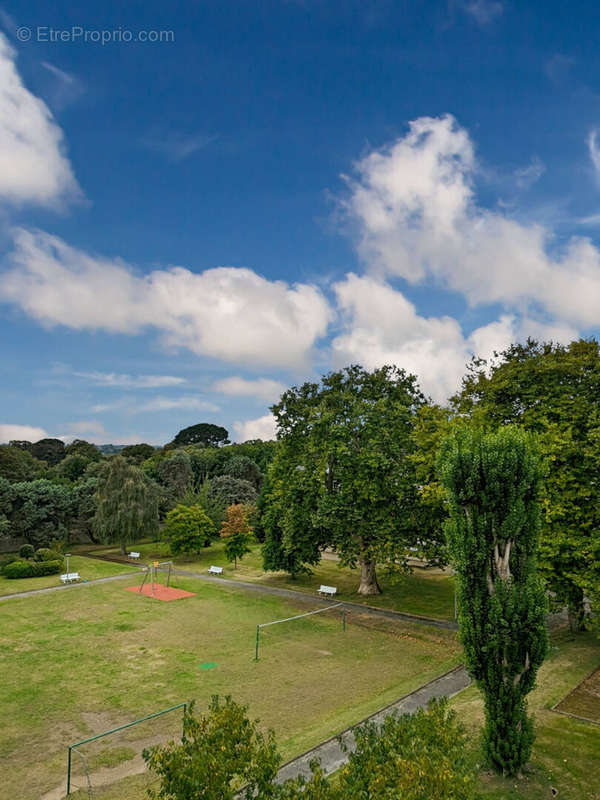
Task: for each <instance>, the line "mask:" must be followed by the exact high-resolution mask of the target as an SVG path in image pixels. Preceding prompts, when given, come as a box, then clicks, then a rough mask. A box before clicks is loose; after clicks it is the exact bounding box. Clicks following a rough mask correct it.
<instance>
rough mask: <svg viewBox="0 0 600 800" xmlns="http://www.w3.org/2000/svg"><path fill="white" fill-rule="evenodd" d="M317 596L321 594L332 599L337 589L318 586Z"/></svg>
mask: <svg viewBox="0 0 600 800" xmlns="http://www.w3.org/2000/svg"><path fill="white" fill-rule="evenodd" d="M318 594H323V595H325V596H326V597H333V595H334V594H337V587H336V586H319V591H318Z"/></svg>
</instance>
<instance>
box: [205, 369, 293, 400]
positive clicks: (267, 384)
mask: <svg viewBox="0 0 600 800" xmlns="http://www.w3.org/2000/svg"><path fill="white" fill-rule="evenodd" d="M211 388H212V391H213V392H220V393H221V394H228V395H233V396H234V397H258V399H259V400H264V401H265V402H267V403H271V402H275V401H276V400H278V399H279V398H280V397H281V394H282V392H284V391H285V390H286V388H287V387H286V386H285V385H284V384H283V383H281V382H280V381H274V380H271V379H270V378H256V379H254V380H248V379H247V378H242V377H240V376H239V375H232V376H231V377H230V378H222V379H221V380H219V381H215V383H214V384H213V385H212V387H211Z"/></svg>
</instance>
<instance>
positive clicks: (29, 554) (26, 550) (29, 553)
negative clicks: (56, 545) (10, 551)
mask: <svg viewBox="0 0 600 800" xmlns="http://www.w3.org/2000/svg"><path fill="white" fill-rule="evenodd" d="M34 553H35V548H34V546H33V545H31V544H23V545H21V547H20V548H19V557H20V558H24V559H28V558H33V554H34Z"/></svg>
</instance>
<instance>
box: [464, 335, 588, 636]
mask: <svg viewBox="0 0 600 800" xmlns="http://www.w3.org/2000/svg"><path fill="white" fill-rule="evenodd" d="M599 398H600V350H599V347H598V342H597V341H595V340H593V339H592V340H590V341H585V340H579V341H574V342H572V343H571V344H570V345H568V346H562V345H555V344H552V343H550V344H540V343H538V342H536V341H533V340H529V341H528V342H527V343H526V344H524V345H520V344H516V345H512V346H511V347H509V348H508V349H507V350H505V351H504V352H503V353H500V354H499V356H497V358H496V359H495V360H493V361H492V362H491V363H487V362H485V361H481V360H475V361H473V362H472V364H471V365H470V370H469V373H468V374H467V376H466V377H465V378H464V380H463V386H462V391H461V392H460V393H459V394H458V395H457V396H456V397H454V398H453V401H452V402H453V406H454V410H455V411H456V412H458V413H459V414H469V415H471V416H474V417H476V418H477V419H478V420H479V421H480V423H481V424H483V425H487V426H489V427H497V426H501V425H505V424H507V423H516V424H519V425H521V426H522V427H523V428H525V429H526V430H529V431H532V432H534V433H536V434H538V441H539V447H540V450H541V454H542V456H543V457H544V459H545V461H546V463H547V470H546V475H545V479H544V488H543V506H544V513H543V516H542V530H541V537H540V556H539V561H540V570H541V572H542V574H543V575H544V577H545V579H546V581H547V583H548V587H549V588H550V589H551V591H552V596H553V597H554V599H555V605H556V606H560V607H562V606H565V605H566V606H568V609H569V618H570V622H571V627H572V629H579V628H582V627H583V625H584V594H585V593H586V592H587V593H588V594H589V595H590V596H592V597H593V596H597V597H598V599H599V600H600V558H599V556H600V480H599V478H598V476H599V475H600V403H599Z"/></svg>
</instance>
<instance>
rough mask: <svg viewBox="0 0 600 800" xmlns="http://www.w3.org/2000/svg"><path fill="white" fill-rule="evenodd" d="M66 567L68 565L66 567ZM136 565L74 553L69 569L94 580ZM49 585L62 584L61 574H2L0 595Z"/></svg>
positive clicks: (116, 573) (133, 568)
mask: <svg viewBox="0 0 600 800" xmlns="http://www.w3.org/2000/svg"><path fill="white" fill-rule="evenodd" d="M65 568H66V567H65ZM135 569H136V568H135V566H134V565H132V566H130V567H128V566H127V565H126V564H111V563H110V562H109V561H98V559H95V558H85V557H84V556H76V555H73V556H71V558H70V559H69V571H70V572H79V574H80V575H81V578H82V580H86V581H93V580H94V579H96V578H108V577H110V576H111V575H122V574H123V573H124V572H131V571H134V570H135ZM48 586H61V582H60V576H59V575H44V577H42V578H18V579H16V580H14V579H11V580H9V579H8V578H5V577H4V576H3V575H0V596H1V595H7V594H18V593H19V592H30V591H31V590H32V589H46V588H47V587H48Z"/></svg>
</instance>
